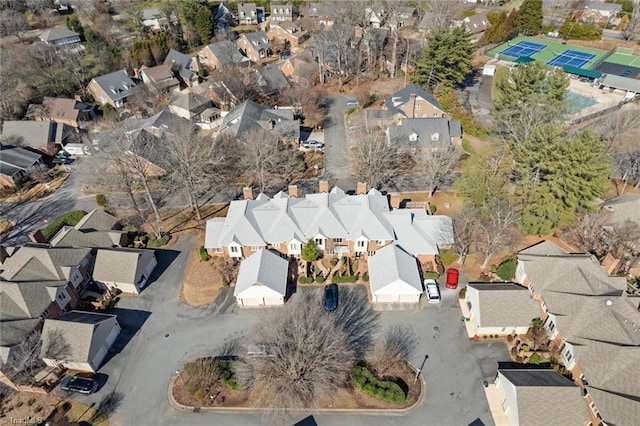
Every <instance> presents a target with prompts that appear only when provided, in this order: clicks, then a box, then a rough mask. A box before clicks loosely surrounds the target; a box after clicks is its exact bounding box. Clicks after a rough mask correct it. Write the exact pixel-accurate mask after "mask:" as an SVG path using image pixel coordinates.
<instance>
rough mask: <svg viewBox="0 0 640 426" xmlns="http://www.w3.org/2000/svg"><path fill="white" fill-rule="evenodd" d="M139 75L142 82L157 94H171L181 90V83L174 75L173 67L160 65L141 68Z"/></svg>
mask: <svg viewBox="0 0 640 426" xmlns="http://www.w3.org/2000/svg"><path fill="white" fill-rule="evenodd" d="M138 74H139V75H140V78H141V79H142V82H143V83H144V84H146V85H147V86H149V87H150V88H151V89H152V90H153V91H156V92H170V91H172V90H179V89H180V81H179V80H178V79H177V78H176V77H175V75H174V74H173V70H172V69H171V66H170V65H168V64H160V65H156V66H155V67H146V66H144V65H143V66H141V67H140V69H139V70H138Z"/></svg>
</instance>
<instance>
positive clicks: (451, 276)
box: [445, 268, 460, 290]
mask: <svg viewBox="0 0 640 426" xmlns="http://www.w3.org/2000/svg"><path fill="white" fill-rule="evenodd" d="M459 275H460V273H459V272H458V270H457V269H453V268H449V269H447V281H446V284H445V287H447V288H452V289H454V290H455V289H456V288H458V276H459Z"/></svg>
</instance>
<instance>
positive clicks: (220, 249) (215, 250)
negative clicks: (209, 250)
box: [213, 247, 222, 253]
mask: <svg viewBox="0 0 640 426" xmlns="http://www.w3.org/2000/svg"><path fill="white" fill-rule="evenodd" d="M213 252H214V253H222V247H214V248H213Z"/></svg>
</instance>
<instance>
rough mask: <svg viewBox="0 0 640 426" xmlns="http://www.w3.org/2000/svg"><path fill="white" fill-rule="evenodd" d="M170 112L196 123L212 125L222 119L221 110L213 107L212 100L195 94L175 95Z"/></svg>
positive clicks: (178, 93) (177, 93)
mask: <svg viewBox="0 0 640 426" xmlns="http://www.w3.org/2000/svg"><path fill="white" fill-rule="evenodd" d="M169 111H171V112H172V113H173V114H175V115H177V116H178V117H182V118H185V119H187V120H189V121H192V122H194V123H210V122H212V121H215V120H217V119H218V118H219V117H220V110H219V109H218V108H214V107H213V101H212V100H211V99H209V98H207V97H206V96H202V95H198V94H195V93H193V92H176V93H174V94H173V96H172V97H171V100H170V101H169ZM169 130H170V129H169Z"/></svg>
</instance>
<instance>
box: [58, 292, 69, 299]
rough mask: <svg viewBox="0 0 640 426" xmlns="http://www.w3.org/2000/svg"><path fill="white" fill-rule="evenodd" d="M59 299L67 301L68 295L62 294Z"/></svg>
mask: <svg viewBox="0 0 640 426" xmlns="http://www.w3.org/2000/svg"><path fill="white" fill-rule="evenodd" d="M58 299H60V300H66V299H67V295H66V294H64V293H60V294H59V295H58Z"/></svg>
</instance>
